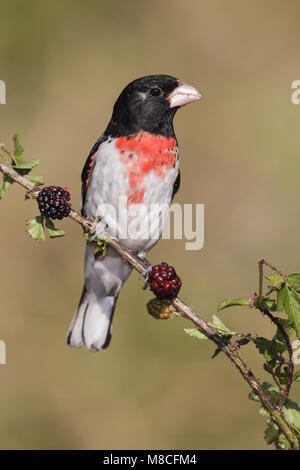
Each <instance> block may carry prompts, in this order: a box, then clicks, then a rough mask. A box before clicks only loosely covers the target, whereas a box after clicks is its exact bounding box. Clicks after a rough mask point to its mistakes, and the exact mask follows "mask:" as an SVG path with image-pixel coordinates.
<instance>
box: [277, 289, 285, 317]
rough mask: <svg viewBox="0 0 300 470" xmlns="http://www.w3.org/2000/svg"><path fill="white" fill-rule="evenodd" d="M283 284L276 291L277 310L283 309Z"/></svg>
mask: <svg viewBox="0 0 300 470" xmlns="http://www.w3.org/2000/svg"><path fill="white" fill-rule="evenodd" d="M284 287H286V286H285V285H284V286H283V287H282V288H281V289H280V290H279V291H278V293H277V308H276V310H277V312H282V311H283V310H284V302H285V290H284Z"/></svg>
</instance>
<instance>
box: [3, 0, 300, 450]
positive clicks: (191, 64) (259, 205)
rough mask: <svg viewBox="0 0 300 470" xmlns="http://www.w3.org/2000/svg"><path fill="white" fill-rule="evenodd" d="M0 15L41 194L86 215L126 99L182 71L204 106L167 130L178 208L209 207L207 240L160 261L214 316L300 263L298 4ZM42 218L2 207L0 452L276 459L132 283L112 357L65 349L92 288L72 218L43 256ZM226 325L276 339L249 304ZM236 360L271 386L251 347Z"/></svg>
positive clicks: (7, 134)
mask: <svg viewBox="0 0 300 470" xmlns="http://www.w3.org/2000/svg"><path fill="white" fill-rule="evenodd" d="M0 12H1V15H0V18H1V19H0V64H1V67H0V79H2V80H5V82H6V84H7V104H6V105H0V120H1V133H0V141H3V142H6V143H7V144H8V146H9V147H10V148H11V147H12V140H11V138H12V135H13V134H14V133H15V132H18V133H20V135H21V138H22V143H23V145H24V147H25V154H24V157H25V159H27V160H29V159H31V158H41V164H40V166H39V167H38V171H36V173H38V174H42V175H44V176H45V177H46V183H47V184H48V185H49V184H58V185H63V186H64V185H65V186H68V188H69V190H70V191H71V194H72V202H73V206H74V207H79V199H80V173H81V169H82V166H83V164H84V162H85V159H86V157H87V155H88V152H89V150H90V148H91V146H92V145H93V144H94V142H95V141H96V139H97V138H98V136H99V135H100V134H101V133H102V131H103V130H104V128H105V126H106V125H107V123H108V120H109V119H110V115H111V111H112V105H113V103H114V101H115V99H116V97H117V95H118V94H119V93H120V91H121V90H122V89H123V87H124V86H125V85H126V84H127V83H128V82H129V81H131V80H133V79H135V78H137V77H139V76H142V75H147V74H154V73H167V74H170V75H174V76H176V77H178V78H180V79H181V80H184V81H186V82H187V83H190V84H191V85H193V86H195V87H196V88H198V89H199V90H200V92H201V93H203V95H204V96H205V99H204V100H202V101H201V102H198V103H195V104H193V105H190V106H188V107H186V108H185V109H183V110H181V111H180V112H179V113H178V114H177V116H176V119H175V128H176V134H177V137H178V140H179V144H180V152H181V169H182V185H181V190H180V192H179V194H178V195H177V196H176V199H175V202H178V203H182V204H184V203H204V204H205V246H204V248H203V249H202V250H201V251H198V252H192V251H185V249H184V243H185V242H184V241H180V240H174V241H173V240H172V241H167V240H163V241H161V242H160V243H159V244H158V245H157V246H156V247H155V248H154V249H153V250H152V251H151V253H150V255H149V258H150V260H151V261H152V262H153V263H157V262H160V261H163V260H166V261H168V262H169V263H171V264H173V265H175V266H176V269H177V271H178V272H179V274H180V275H181V277H182V279H183V288H182V291H181V297H182V298H184V300H186V302H188V303H190V304H191V305H192V306H193V307H194V308H195V309H196V310H197V311H198V312H199V313H200V314H201V315H202V316H203V317H204V318H205V319H210V318H211V315H212V314H213V313H216V306H217V303H218V302H219V301H221V300H223V299H224V298H225V297H238V296H245V297H250V295H252V294H253V292H254V291H255V290H257V288H258V287H257V284H258V282H257V260H258V258H259V257H265V258H266V259H268V260H270V261H271V262H273V263H274V264H276V265H277V266H278V267H280V268H281V269H282V270H283V271H285V272H293V271H297V270H298V271H299V270H300V257H299V229H300V222H299V171H300V161H299V153H300V132H299V128H300V106H296V105H293V104H292V102H291V99H290V96H291V93H292V90H291V82H292V81H293V80H296V79H299V78H300V66H299V39H300V37H299V36H300V33H299V15H300V3H299V2H298V1H297V0H294V1H293V0H289V1H287V2H282V1H277V0H263V1H250V0H247V1H245V0H244V1H238V0H226V1H225V0H206V1H199V0H187V1H185V2H182V1H179V0H163V1H161V0H160V1H159V0H152V1H151V2H145V1H134V0H131V1H129V0H128V1H116V0H109V1H106V0H103V1H101V0H97V1H96V0H85V1H83V0H72V1H71V0H70V1H68V0H63V1H57V0H51V1H50V0H43V1H41V0H36V1H33V0H27V1H26V2H25V1H16V0H1V1H0ZM37 213H38V211H37V207H36V205H35V203H34V202H32V201H27V202H26V203H25V202H24V191H23V190H22V189H21V188H20V187H17V186H15V187H13V188H11V189H10V190H9V193H7V194H6V195H5V197H4V198H3V200H2V201H1V203H0V215H1V234H0V244H1V245H0V246H1V251H0V253H1V261H0V262H1V270H0V286H1V288H0V292H1V315H0V339H3V340H4V341H5V342H6V345H7V365H5V366H4V365H2V366H0V374H1V386H0V422H1V426H0V443H1V444H0V446H1V448H3V449H15V448H24V449H32V448H33V449H54V448H60V449H65V448H69V449H71V448H72V449H78V448H84V449H91V448H100V449H105V448H108V449H116V448H121V449H134V448H144V449H147V448H152V449H153V448H157V449H192V448H194V449H197V448H199V449H254V448H261V449H263V448H267V446H265V444H264V440H263V429H264V425H265V419H264V418H263V417H261V416H259V415H258V407H257V404H255V403H254V402H250V401H249V400H248V398H247V394H248V391H249V390H248V387H247V385H246V383H244V382H243V380H242V379H241V377H240V375H239V374H238V372H237V371H236V370H234V369H233V367H232V365H231V364H230V363H229V361H228V360H227V359H225V358H224V357H222V356H221V355H219V356H218V357H217V358H216V359H215V360H213V361H212V360H211V359H210V357H211V355H212V353H213V351H214V348H213V346H212V345H211V344H208V342H205V341H204V342H200V341H199V342H197V341H196V340H195V339H192V338H190V337H188V336H187V335H185V334H184V332H183V328H184V327H188V326H189V324H188V323H187V322H186V321H184V320H179V319H175V320H173V321H169V322H163V321H161V322H159V321H155V320H153V319H152V318H151V317H149V316H148V315H147V313H146V308H145V303H146V300H148V299H149V298H150V293H149V292H147V293H146V294H145V293H144V292H143V291H142V281H141V280H139V277H138V275H137V274H136V273H133V274H132V276H131V278H130V279H129V281H128V282H127V284H126V286H125V287H124V289H123V290H122V293H121V295H120V297H119V301H118V306H117V310H116V315H115V321H114V327H113V340H112V343H111V346H110V347H109V349H107V350H106V351H104V352H99V353H96V354H95V353H91V352H89V351H87V350H83V349H80V350H74V349H71V348H69V347H67V346H66V344H65V335H66V331H67V328H68V325H69V322H70V320H71V318H72V316H73V313H74V311H75V309H76V306H77V302H78V300H79V296H80V293H81V288H82V283H83V254H84V242H83V238H82V231H81V229H80V227H78V226H77V225H76V224H74V223H71V221H68V220H66V221H63V222H61V223H60V224H59V226H60V227H61V228H63V229H64V230H66V232H67V234H66V236H65V237H64V238H63V239H57V240H53V241H49V242H47V243H41V244H39V245H38V244H37V243H35V242H34V241H32V240H31V239H30V238H29V236H28V235H27V234H26V233H25V220H26V219H28V218H32V217H33V216H35V215H37ZM220 316H221V318H222V319H223V320H224V321H225V323H226V324H227V325H228V326H229V327H231V328H232V329H234V330H239V331H241V332H244V333H248V332H252V333H254V334H255V333H257V334H260V335H262V334H265V335H267V336H269V337H271V336H272V332H273V328H272V326H271V325H270V323H269V322H268V320H266V319H265V318H261V317H260V315H259V313H258V312H257V311H254V310H253V311H252V310H250V311H249V310H246V309H236V310H225V311H224V313H222V315H220ZM242 355H243V357H244V358H245V359H246V360H247V361H249V364H250V365H251V366H252V367H253V369H254V372H256V373H257V375H258V377H259V378H260V379H263V378H264V377H265V375H264V373H263V372H262V369H261V361H260V359H258V356H257V353H256V350H255V349H254V347H253V346H251V345H250V346H247V347H246V348H245V349H244V350H243V351H242ZM296 387H297V384H296V385H295V388H296ZM297 395H298V397H297ZM292 396H293V398H294V399H297V398H298V400H299V398H300V393H299V386H298V391H297V390H294V392H293V395H292Z"/></svg>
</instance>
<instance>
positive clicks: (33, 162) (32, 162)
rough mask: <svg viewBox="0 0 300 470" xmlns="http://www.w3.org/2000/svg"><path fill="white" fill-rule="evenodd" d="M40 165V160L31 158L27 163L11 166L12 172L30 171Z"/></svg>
mask: <svg viewBox="0 0 300 470" xmlns="http://www.w3.org/2000/svg"><path fill="white" fill-rule="evenodd" d="M39 163H40V160H39V159H38V158H33V159H32V160H30V161H29V162H24V161H22V162H18V163H17V164H15V165H13V166H12V167H13V169H14V170H32V168H34V167H35V166H37V165H38V164H39Z"/></svg>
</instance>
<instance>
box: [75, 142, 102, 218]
mask: <svg viewBox="0 0 300 470" xmlns="http://www.w3.org/2000/svg"><path fill="white" fill-rule="evenodd" d="M105 140H107V136H106V135H104V134H103V135H101V137H99V139H98V140H97V142H96V143H95V145H94V146H93V148H92V150H91V151H90V153H89V156H88V157H87V160H86V162H85V165H84V167H83V170H82V173H81V214H82V215H84V204H85V198H86V193H87V188H88V185H89V179H90V177H91V174H92V171H93V167H94V158H95V155H96V153H97V151H98V149H99V147H100V145H101V144H102V142H105Z"/></svg>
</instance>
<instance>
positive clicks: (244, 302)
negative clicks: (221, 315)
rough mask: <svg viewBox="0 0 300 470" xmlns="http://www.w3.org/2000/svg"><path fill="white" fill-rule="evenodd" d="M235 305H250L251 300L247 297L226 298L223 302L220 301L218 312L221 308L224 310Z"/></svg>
mask: <svg viewBox="0 0 300 470" xmlns="http://www.w3.org/2000/svg"><path fill="white" fill-rule="evenodd" d="M235 305H240V306H249V300H247V299H233V300H230V299H225V300H223V302H221V303H219V305H218V312H219V311H220V310H223V309H224V308H227V307H233V306H235Z"/></svg>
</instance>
